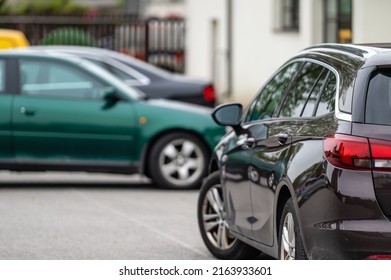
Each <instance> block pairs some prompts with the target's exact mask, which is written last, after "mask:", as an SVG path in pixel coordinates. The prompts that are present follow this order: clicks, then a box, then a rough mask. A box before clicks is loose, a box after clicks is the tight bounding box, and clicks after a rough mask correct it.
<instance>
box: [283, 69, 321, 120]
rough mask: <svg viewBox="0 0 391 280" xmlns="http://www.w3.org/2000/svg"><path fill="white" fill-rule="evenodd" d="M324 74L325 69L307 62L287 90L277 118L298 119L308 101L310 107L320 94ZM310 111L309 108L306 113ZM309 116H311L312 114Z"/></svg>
mask: <svg viewBox="0 0 391 280" xmlns="http://www.w3.org/2000/svg"><path fill="white" fill-rule="evenodd" d="M324 72H325V68H324V67H323V66H321V65H318V64H315V63H311V62H307V63H306V64H305V65H304V66H303V68H302V69H301V70H300V72H299V74H298V76H297V77H296V79H295V81H294V82H293V85H292V87H291V88H290V89H289V92H288V93H287V95H286V97H285V100H284V103H283V105H282V107H281V110H280V113H279V116H280V117H300V116H301V115H302V113H303V112H304V109H305V105H306V104H307V103H308V101H310V103H309V106H311V104H313V103H314V100H316V97H317V96H318V94H319V93H320V91H321V88H322V87H321V85H322V83H323V80H324V79H325V76H324ZM310 109H311V108H309V110H308V111H310ZM312 109H313V106H312ZM306 114H308V112H306ZM310 115H312V112H311V114H310Z"/></svg>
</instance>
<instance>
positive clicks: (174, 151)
mask: <svg viewBox="0 0 391 280" xmlns="http://www.w3.org/2000/svg"><path fill="white" fill-rule="evenodd" d="M209 154H210V153H209V151H208V149H207V148H206V146H205V144H204V143H203V142H202V141H201V140H199V139H198V138H197V137H196V136H194V135H192V134H190V133H184V132H175V133H170V134H166V135H164V136H162V137H161V138H160V139H158V140H157V142H156V144H155V145H154V146H153V147H152V150H151V153H150V157H149V171H150V176H151V177H152V180H153V181H154V182H155V183H156V184H157V185H159V186H160V187H164V188H171V189H192V188H197V187H200V185H201V182H202V179H203V178H204V177H205V176H206V174H207V166H208V162H209Z"/></svg>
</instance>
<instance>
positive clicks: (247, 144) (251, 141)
mask: <svg viewBox="0 0 391 280" xmlns="http://www.w3.org/2000/svg"><path fill="white" fill-rule="evenodd" d="M254 143H255V139H254V138H252V137H250V138H246V140H245V141H244V144H243V148H244V149H249V148H251V147H253V146H254Z"/></svg>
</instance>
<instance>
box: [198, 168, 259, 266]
mask: <svg viewBox="0 0 391 280" xmlns="http://www.w3.org/2000/svg"><path fill="white" fill-rule="evenodd" d="M197 216H198V226H199V229H200V232H201V237H202V239H203V241H204V243H205V245H206V247H207V248H208V250H209V251H210V252H211V253H212V254H213V255H214V256H215V257H216V258H219V259H253V258H254V257H256V256H257V255H259V254H260V252H259V251H258V250H256V249H255V248H253V247H251V246H249V245H247V244H245V243H243V242H242V241H240V240H239V239H237V238H236V237H234V236H233V235H232V234H231V233H230V232H229V226H228V223H227V216H226V212H225V210H224V200H223V191H222V186H221V184H220V174H219V171H215V172H213V173H212V174H210V175H209V176H208V177H207V178H206V179H205V180H204V183H203V184H202V187H201V190H200V195H199V197H198V206H197Z"/></svg>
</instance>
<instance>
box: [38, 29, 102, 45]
mask: <svg viewBox="0 0 391 280" xmlns="http://www.w3.org/2000/svg"><path fill="white" fill-rule="evenodd" d="M39 45H72V46H90V47H94V46H97V42H96V40H95V39H94V38H93V37H92V36H91V35H90V34H89V33H87V32H85V31H84V30H81V29H77V28H72V27H64V28H59V29H56V30H54V31H52V32H50V33H49V34H48V35H46V36H45V37H43V38H42V40H41V41H40V42H39Z"/></svg>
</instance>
